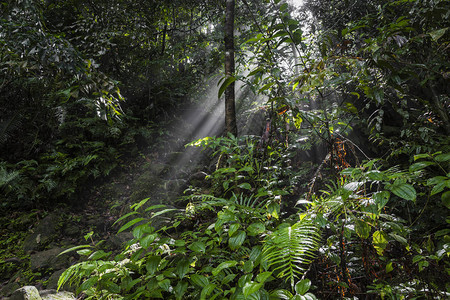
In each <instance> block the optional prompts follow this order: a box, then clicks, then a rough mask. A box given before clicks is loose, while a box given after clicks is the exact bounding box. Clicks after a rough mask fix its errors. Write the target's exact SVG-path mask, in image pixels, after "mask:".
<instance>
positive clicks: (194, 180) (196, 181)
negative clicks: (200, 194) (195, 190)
mask: <svg viewBox="0 0 450 300" xmlns="http://www.w3.org/2000/svg"><path fill="white" fill-rule="evenodd" d="M206 176H208V174H206V173H205V172H196V173H194V174H192V175H191V176H189V180H188V182H189V184H190V185H193V186H197V187H206V186H208V185H210V182H209V181H208V180H206V179H205V177H206Z"/></svg>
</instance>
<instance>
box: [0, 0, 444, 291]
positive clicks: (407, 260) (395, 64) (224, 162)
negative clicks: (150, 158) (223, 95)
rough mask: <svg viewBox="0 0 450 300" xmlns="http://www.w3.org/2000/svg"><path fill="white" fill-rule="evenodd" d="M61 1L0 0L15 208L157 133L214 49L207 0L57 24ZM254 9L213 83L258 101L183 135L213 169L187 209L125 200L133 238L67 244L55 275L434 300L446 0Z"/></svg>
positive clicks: (1, 165)
mask: <svg viewBox="0 0 450 300" xmlns="http://www.w3.org/2000/svg"><path fill="white" fill-rule="evenodd" d="M69 2H71V1H62V2H61V3H59V4H55V3H52V4H49V6H48V7H46V8H44V7H42V6H41V5H37V4H36V5H33V3H34V2H32V1H30V2H28V1H24V2H21V4H20V5H22V6H23V7H21V8H23V9H22V10H20V9H17V7H15V6H9V4H7V3H6V2H5V3H3V2H2V4H1V5H2V7H5V8H10V9H9V10H6V12H5V13H4V15H3V16H2V17H3V18H2V25H4V26H5V28H6V29H7V30H8V33H10V35H3V34H2V35H0V38H1V44H0V46H1V47H2V49H5V51H3V52H2V53H3V54H2V56H1V57H0V59H1V60H0V62H1V64H2V65H1V66H2V69H1V72H2V73H1V74H2V76H3V77H2V80H3V81H2V83H1V85H0V88H1V91H2V92H4V93H2V96H1V97H2V98H0V99H1V100H2V103H4V105H2V107H1V108H0V109H1V111H2V117H1V119H0V121H1V122H0V125H1V126H2V127H1V128H0V129H1V131H0V148H1V150H2V151H3V153H6V154H2V157H1V159H2V160H1V161H0V188H1V190H2V193H3V197H2V203H1V205H2V207H4V208H5V209H8V210H10V211H12V210H18V209H23V208H24V207H26V208H30V207H49V206H51V205H53V204H55V203H58V202H61V201H62V202H66V201H67V199H69V198H71V197H72V196H76V195H78V194H79V193H78V192H79V191H80V190H81V189H83V188H84V187H85V184H86V183H87V182H89V181H91V179H93V178H103V177H104V176H106V175H108V174H109V173H110V172H111V171H112V170H113V169H114V168H116V166H117V165H119V164H120V163H123V161H122V160H121V159H122V157H124V156H126V155H130V156H133V155H136V153H138V151H139V147H138V145H141V147H142V143H140V142H143V141H148V140H155V139H156V138H159V137H161V136H163V135H164V134H162V131H163V129H162V128H163V126H159V125H155V124H156V120H157V116H158V117H159V119H158V120H162V119H170V118H171V117H172V116H171V115H170V113H169V111H172V110H174V108H175V107H179V106H181V105H182V104H183V103H186V102H188V101H187V100H186V99H185V98H186V97H187V95H188V94H189V92H190V91H192V89H194V88H195V87H196V86H197V85H196V83H198V82H200V80H201V79H202V78H206V76H207V75H208V74H209V72H210V71H211V70H215V69H216V66H217V63H218V61H219V60H218V58H220V53H221V50H222V48H221V46H220V45H218V43H217V42H218V40H220V39H219V38H222V37H221V30H222V28H221V25H220V17H221V13H220V9H217V8H218V7H219V8H221V6H220V5H216V6H214V5H213V4H211V7H207V6H199V7H197V6H195V4H193V3H191V2H190V1H176V3H175V4H174V5H173V6H171V5H168V4H166V3H163V2H162V1H161V2H158V1H153V2H150V1H147V2H148V3H147V2H145V3H142V4H143V5H142V7H136V6H135V5H134V4H133V3H132V1H124V2H123V3H122V5H123V8H126V9H124V10H122V9H121V6H120V5H118V6H117V7H116V6H111V5H110V4H108V3H107V2H108V1H106V2H103V1H99V2H98V3H99V4H98V6H95V5H94V7H91V4H89V3H87V2H89V1H87V2H86V3H84V2H83V1H81V2H79V3H78V4H77V5H76V6H74V7H72V8H70V9H71V10H72V12H73V13H74V16H75V17H74V16H70V15H63V16H62V17H60V18H61V20H60V21H61V23H58V22H57V21H58V20H57V17H56V16H60V14H59V12H61V11H66V10H68V11H70V10H69V7H71V6H70V3H69ZM208 3H209V2H208ZM144 4H145V5H144ZM260 4H261V3H257V1H250V0H248V1H242V4H241V7H240V8H241V10H240V12H241V13H240V14H239V15H238V17H237V22H241V23H242V24H241V25H242V27H241V28H239V31H241V35H240V36H239V37H237V41H238V43H237V44H239V45H240V46H239V51H238V55H237V65H238V67H237V71H236V74H235V75H233V76H231V77H228V78H227V79H225V80H223V83H222V85H221V87H220V89H219V93H220V91H222V92H223V90H224V89H225V87H226V85H227V84H230V83H231V82H233V81H240V82H242V83H243V84H244V85H245V86H246V87H247V88H249V89H251V90H252V91H253V92H254V93H255V94H257V95H260V96H262V97H264V98H265V99H267V101H266V102H265V103H264V104H263V105H261V106H260V107H259V108H258V109H259V110H260V111H263V112H265V113H266V116H267V120H266V122H265V124H264V131H263V132H262V134H261V135H260V136H239V137H235V136H232V135H228V136H225V137H206V138H203V139H200V140H197V141H193V142H192V143H190V144H189V145H188V146H189V147H194V146H197V147H202V148H204V149H208V151H209V152H208V153H212V154H211V160H212V161H214V163H213V164H211V167H205V168H203V171H205V172H206V173H208V174H209V175H208V176H207V178H206V179H205V180H203V181H202V184H201V185H198V186H195V185H193V186H190V187H189V188H188V189H187V190H186V191H185V195H184V196H183V197H181V198H180V199H179V202H178V203H177V205H178V206H179V207H182V208H183V212H182V213H178V214H177V215H176V216H175V217H173V218H172V220H171V223H170V225H164V226H162V227H161V226H160V223H159V222H155V220H156V219H158V218H160V217H162V216H164V215H165V214H168V213H170V215H173V213H174V211H177V210H175V209H174V208H165V207H164V206H163V205H156V206H155V205H147V202H148V201H149V199H147V198H146V199H144V200H142V201H140V202H137V203H134V204H132V205H131V207H130V211H129V212H128V213H126V214H125V215H123V216H122V217H121V218H120V219H119V220H117V222H116V224H118V225H119V226H121V227H120V229H119V232H122V231H131V232H132V233H133V236H134V238H133V239H132V240H130V241H129V242H128V243H127V245H126V246H125V248H124V249H123V250H122V251H120V253H112V252H110V251H109V250H108V249H106V248H102V247H103V246H102V245H103V244H102V243H101V242H99V243H98V244H97V245H95V246H94V245H80V246H77V247H76V248H72V249H70V250H69V251H74V250H76V251H77V252H78V254H79V255H81V256H84V257H85V260H84V261H82V262H80V263H77V264H74V265H73V266H71V267H70V268H69V269H67V270H66V271H65V272H64V273H63V275H62V276H61V278H60V281H59V285H60V286H63V285H64V284H65V283H67V282H71V283H72V284H73V285H74V286H75V287H76V288H77V290H78V292H82V293H84V294H85V295H86V296H87V297H88V298H90V299H122V298H125V299H143V298H150V299H151V298H162V299H316V298H317V299H337V298H341V299H362V298H365V299H370V298H373V299H379V298H382V299H421V298H428V299H444V298H448V297H449V293H450V286H449V283H448V280H446V278H448V276H449V270H450V266H449V260H448V258H449V255H450V240H449V236H450V235H449V233H450V231H449V229H448V224H449V223H450V220H449V217H448V209H449V207H450V173H449V172H450V144H449V138H448V135H449V134H450V121H449V120H450V119H449V111H450V103H449V93H448V91H449V90H448V86H449V85H448V79H449V72H450V71H449V61H450V60H449V55H448V54H449V52H448V47H449V34H450V30H449V27H448V19H449V13H448V12H449V11H450V7H449V3H448V1H443V0H437V1H425V0H400V1H389V2H386V1H378V0H372V1H354V2H352V3H349V1H314V0H309V1H306V7H307V8H308V9H309V11H310V15H308V14H302V13H299V12H297V15H295V13H293V12H292V11H291V8H290V7H289V5H288V4H287V3H285V1H279V0H273V1H264V5H260ZM208 5H210V4H208ZM110 6H111V7H110ZM99 7H100V8H101V9H99ZM209 8H210V9H209ZM86 11H93V12H95V13H94V14H93V15H91V14H85V12H86ZM99 11H100V12H99ZM155 11H158V12H159V13H160V15H157V14H156V13H154V12H155ZM145 12H147V15H145ZM134 16H138V17H137V19H138V20H136V19H135V18H134ZM149 16H151V17H149ZM194 16H196V17H198V19H195V18H194ZM73 18H75V20H73ZM308 18H313V20H314V21H315V25H314V26H309V27H307V26H304V25H303V23H306V22H307V21H308V20H309V19H308ZM99 20H100V21H99ZM124 20H128V21H130V20H134V21H133V22H134V23H133V22H131V23H132V24H134V25H136V26H135V27H133V26H131V27H129V28H128V27H127V28H124V27H123V26H122V25H121V24H123V23H126V22H123V23H122V21H124ZM212 23H214V24H215V25H216V26H212V25H211V24H212ZM88 24H90V25H91V26H87V25H88ZM198 24H203V27H202V25H198ZM44 25H45V26H44ZM197 25H198V26H199V27H196V26H197ZM17 28H19V29H17ZM198 28H200V29H198ZM197 29H198V30H197ZM155 32H157V33H155ZM187 32H189V33H190V34H187ZM205 32H206V33H205ZM148 36H150V37H151V38H149V39H147V37H148ZM92 37H96V38H98V41H97V42H95V41H94V40H92V39H91V38H92ZM17 41H21V42H20V43H19V42H17ZM48 44H52V45H54V47H53V49H54V52H53V54H52V55H50V54H49V53H50V52H48V51H46V50H45V49H47V48H48V47H46V45H48ZM129 44H130V45H131V46H130V47H128V46H127V45H129ZM92 57H93V58H95V59H96V60H97V61H98V62H99V64H97V63H95V61H94V60H93V59H91V58H92ZM7 67H8V68H7ZM9 67H11V68H9ZM134 74H136V75H135V76H134ZM244 74H245V75H244ZM116 76H117V77H118V78H119V79H120V82H119V81H116V80H113V79H111V78H114V77H116ZM145 78H151V79H149V80H147V79H145ZM119 86H120V87H121V89H122V90H124V92H123V94H124V95H126V96H127V98H128V101H127V102H124V105H123V106H124V107H123V111H125V116H124V114H123V111H122V109H121V108H120V106H119V100H120V101H121V100H123V99H122V96H121V92H120V91H119V89H118V87H119ZM17 91H20V93H19V92H17ZM13 96H16V97H17V98H18V99H19V101H17V102H16V106H14V105H12V104H11V102H10V101H8V100H9V98H10V97H13ZM37 113H39V114H37ZM18 133H23V134H22V135H18ZM7 150H8V151H7ZM148 196H150V197H151V196H152V195H148ZM15 238H16V237H12V239H13V240H14V239H15ZM19 238H20V237H17V239H19ZM11 241H12V240H11ZM2 243H4V242H2ZM2 255H3V253H2Z"/></svg>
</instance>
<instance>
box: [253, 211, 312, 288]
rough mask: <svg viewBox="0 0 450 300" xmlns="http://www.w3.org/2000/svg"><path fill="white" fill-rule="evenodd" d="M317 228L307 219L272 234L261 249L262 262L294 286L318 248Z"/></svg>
mask: <svg viewBox="0 0 450 300" xmlns="http://www.w3.org/2000/svg"><path fill="white" fill-rule="evenodd" d="M319 241H320V233H319V228H318V227H317V226H316V225H315V224H314V223H313V222H312V221H311V220H310V219H307V218H304V219H302V220H300V221H299V222H297V223H295V224H294V225H292V226H285V227H283V228H280V229H278V230H277V231H275V232H273V233H272V234H271V235H270V236H269V237H268V238H267V239H266V243H265V245H264V247H263V252H262V255H263V261H264V262H265V263H267V265H268V267H269V268H271V269H273V272H274V274H277V276H278V277H280V278H286V280H289V281H290V283H291V285H292V286H294V283H295V279H296V278H299V277H300V276H301V275H302V274H303V273H304V272H305V270H306V266H307V265H308V264H310V263H311V262H312V260H313V259H314V257H315V253H314V252H315V251H316V250H317V249H318V247H319Z"/></svg>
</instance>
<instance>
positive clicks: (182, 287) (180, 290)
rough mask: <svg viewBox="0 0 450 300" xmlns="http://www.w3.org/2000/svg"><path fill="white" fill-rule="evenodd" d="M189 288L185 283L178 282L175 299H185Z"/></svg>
mask: <svg viewBox="0 0 450 300" xmlns="http://www.w3.org/2000/svg"><path fill="white" fill-rule="evenodd" d="M187 288H188V283H187V282H185V281H178V284H177V285H176V286H175V288H174V291H175V298H176V299H177V300H181V299H183V296H184V294H185V293H186V291H187Z"/></svg>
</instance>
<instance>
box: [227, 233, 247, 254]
mask: <svg viewBox="0 0 450 300" xmlns="http://www.w3.org/2000/svg"><path fill="white" fill-rule="evenodd" d="M245 238H246V234H245V232H244V231H242V230H239V232H238V233H237V234H236V235H234V236H232V237H230V238H229V239H228V245H229V246H230V249H231V250H236V249H238V248H239V247H241V246H242V244H243V243H244V241H245Z"/></svg>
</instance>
